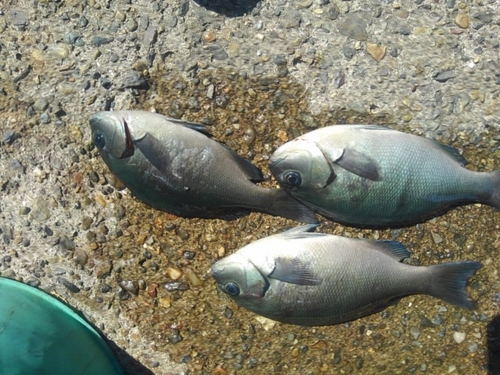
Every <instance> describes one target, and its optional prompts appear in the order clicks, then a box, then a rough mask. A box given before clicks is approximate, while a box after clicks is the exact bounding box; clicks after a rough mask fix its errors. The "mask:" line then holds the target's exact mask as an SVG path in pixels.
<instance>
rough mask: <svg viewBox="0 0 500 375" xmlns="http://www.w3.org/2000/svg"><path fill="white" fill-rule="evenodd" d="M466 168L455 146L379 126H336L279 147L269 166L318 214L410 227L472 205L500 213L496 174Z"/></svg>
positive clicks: (499, 173)
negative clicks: (489, 207)
mask: <svg viewBox="0 0 500 375" xmlns="http://www.w3.org/2000/svg"><path fill="white" fill-rule="evenodd" d="M465 164H466V161H465V159H464V158H463V157H462V156H461V155H459V154H458V152H457V151H456V150H455V149H453V148H451V147H449V146H446V145H443V144H440V143H438V142H436V141H433V140H430V139H427V138H423V137H419V136H415V135H411V134H405V133H402V132H398V131H395V130H390V129H388V128H385V127H382V126H377V125H336V126H330V127H326V128H321V129H317V130H315V131H312V132H310V133H306V134H304V135H302V136H300V137H298V138H296V139H295V140H292V141H290V142H288V143H286V144H284V145H283V146H281V147H280V148H278V149H277V150H276V151H275V152H274V154H273V155H272V157H271V160H270V169H271V172H272V173H273V175H274V176H275V177H276V179H277V180H278V182H279V183H280V185H281V186H282V187H283V189H285V190H286V191H288V193H289V194H291V195H292V196H293V197H295V198H297V199H299V200H300V201H301V202H303V203H304V204H306V205H308V206H309V207H311V208H312V209H313V210H315V211H316V212H318V213H320V214H322V215H324V216H326V217H328V218H331V219H333V220H335V221H338V222H341V223H345V224H350V225H354V226H360V227H372V228H379V227H401V226H407V225H411V224H415V223H418V222H421V221H425V220H427V219H429V218H431V217H433V216H436V215H439V214H441V213H444V212H446V211H447V210H449V209H450V208H453V207H455V206H457V205H462V204H467V203H473V202H480V203H485V204H489V205H492V206H494V207H497V208H500V199H499V198H498V197H499V195H500V171H494V172H476V171H472V170H469V169H466V168H464V165H465ZM332 171H333V173H334V176H333V178H332ZM291 174H295V175H293V176H295V180H290V181H291V182H292V183H289V182H288V181H287V177H289V176H290V175H291ZM299 180H300V185H297V184H299V182H298V181H299Z"/></svg>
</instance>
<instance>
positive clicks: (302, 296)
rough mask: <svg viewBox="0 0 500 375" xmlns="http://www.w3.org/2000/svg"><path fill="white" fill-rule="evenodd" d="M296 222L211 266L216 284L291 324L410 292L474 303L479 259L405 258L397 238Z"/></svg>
mask: <svg viewBox="0 0 500 375" xmlns="http://www.w3.org/2000/svg"><path fill="white" fill-rule="evenodd" d="M314 228H315V225H309V226H301V227H297V228H293V229H291V230H288V231H286V232H284V233H280V234H276V235H273V236H270V237H266V238H263V239H260V240H258V241H255V242H253V243H251V244H249V245H247V246H245V247H243V248H241V249H240V250H238V251H237V252H236V253H234V254H232V255H230V256H228V257H226V258H223V259H221V260H220V261H218V262H216V263H215V264H214V265H213V266H212V276H213V277H214V278H215V280H216V281H217V284H218V286H219V288H220V289H221V290H222V291H223V292H224V293H226V294H227V295H229V297H231V298H232V299H234V300H235V301H236V302H237V303H238V304H239V305H241V306H243V307H245V308H247V309H249V310H251V311H253V312H255V313H257V314H259V315H263V316H265V317H267V318H270V319H273V320H277V321H280V322H284V323H289V324H299V325H327V324H338V323H342V322H346V321H350V320H354V319H357V318H360V317H362V316H365V315H369V314H373V313H375V312H377V311H381V310H383V309H385V308H386V307H387V306H389V305H392V304H394V303H396V302H398V301H399V300H400V299H401V298H402V297H405V296H409V295H412V294H428V295H430V296H433V297H437V298H440V299H442V300H444V301H446V302H448V303H451V304H454V305H457V306H460V307H463V308H466V309H471V308H473V307H474V303H473V302H472V301H470V300H469V299H468V295H467V290H466V284H467V280H468V278H469V277H470V276H471V275H473V274H474V273H475V272H476V271H477V270H478V269H479V268H481V263H478V262H472V261H462V262H451V263H445V264H439V265H433V266H427V267H423V266H411V265H408V264H404V263H402V260H403V259H405V258H407V257H409V256H410V253H409V251H408V250H407V249H406V248H405V247H404V246H403V245H402V244H401V243H399V242H397V241H375V240H366V239H353V238H346V237H339V236H333V235H327V234H323V233H309V232H308V231H310V230H312V229H314Z"/></svg>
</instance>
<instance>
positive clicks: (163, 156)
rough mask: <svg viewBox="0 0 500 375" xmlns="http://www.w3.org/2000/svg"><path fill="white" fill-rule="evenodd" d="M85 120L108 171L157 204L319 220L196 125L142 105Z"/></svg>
mask: <svg viewBox="0 0 500 375" xmlns="http://www.w3.org/2000/svg"><path fill="white" fill-rule="evenodd" d="M89 123H90V127H91V130H92V141H93V143H94V145H95V146H96V147H97V149H98V150H99V152H100V154H101V157H102V159H103V160H104V162H105V163H106V164H107V166H108V167H109V169H110V170H111V171H112V172H113V173H114V174H115V175H116V177H117V178H118V179H119V180H121V181H122V182H123V184H124V185H125V186H126V187H127V188H128V189H129V190H130V191H131V192H132V194H133V195H134V196H135V197H137V198H138V199H139V200H140V201H142V202H144V203H146V204H147V205H149V206H151V207H153V208H155V209H158V210H161V211H166V212H169V213H171V214H174V215H177V216H180V217H188V218H191V217H198V218H220V219H224V220H234V219H237V218H240V217H242V216H245V215H248V214H249V213H250V212H252V211H259V212H263V213H266V214H270V215H274V216H283V217H285V218H289V219H293V220H297V221H300V222H304V223H315V222H318V220H317V217H316V215H315V214H314V212H313V211H311V210H310V209H309V208H307V207H306V206H305V205H303V204H302V203H300V202H299V201H297V200H296V199H294V198H293V197H291V196H289V195H288V194H287V193H286V192H285V191H283V190H282V189H277V188H276V189H270V188H264V187H261V186H258V185H256V183H257V182H261V181H262V180H263V176H262V172H261V171H260V169H259V168H257V167H256V166H254V165H253V164H252V163H251V162H250V161H248V160H247V159H244V158H243V157H241V156H240V155H239V154H238V153H236V152H235V151H234V150H232V149H230V148H229V147H226V146H225V145H223V144H221V143H219V142H216V141H214V140H213V139H211V138H210V133H209V132H208V131H207V129H206V128H205V127H204V126H203V125H201V124H197V123H192V122H187V121H182V120H176V119H171V118H167V117H165V116H163V115H161V114H158V113H153V112H147V111H112V112H110V111H103V112H97V113H94V114H92V115H91V116H90V118H89Z"/></svg>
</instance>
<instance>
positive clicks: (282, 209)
mask: <svg viewBox="0 0 500 375" xmlns="http://www.w3.org/2000/svg"><path fill="white" fill-rule="evenodd" d="M267 211H268V212H269V213H270V214H272V215H276V216H283V217H286V218H287V219H293V220H297V221H300V222H302V223H307V224H317V223H319V221H318V218H317V217H316V215H315V213H314V212H313V211H312V210H311V209H310V208H309V207H307V206H305V205H304V204H302V203H301V202H299V201H298V200H296V199H295V198H293V197H292V196H291V195H289V194H288V193H287V192H285V191H284V190H282V189H274V190H273V195H272V199H271V206H270V207H269V208H268V209H267Z"/></svg>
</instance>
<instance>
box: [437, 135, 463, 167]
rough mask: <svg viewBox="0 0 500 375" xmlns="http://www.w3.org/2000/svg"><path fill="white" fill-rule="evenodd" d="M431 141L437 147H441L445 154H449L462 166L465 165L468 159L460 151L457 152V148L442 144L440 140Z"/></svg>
mask: <svg viewBox="0 0 500 375" xmlns="http://www.w3.org/2000/svg"><path fill="white" fill-rule="evenodd" d="M432 141H433V142H434V144H435V145H436V146H437V147H438V148H439V149H441V150H442V151H443V152H445V153H446V154H448V155H449V156H451V157H452V158H453V159H455V160H456V161H457V162H458V163H459V164H460V165H461V166H462V167H464V166H466V165H467V163H468V161H467V160H466V159H465V158H464V157H463V156H462V155H460V153H459V152H458V150H457V149H456V148H454V147H452V146H448V145H445V144H442V143H441V142H438V141H435V140H432Z"/></svg>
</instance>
